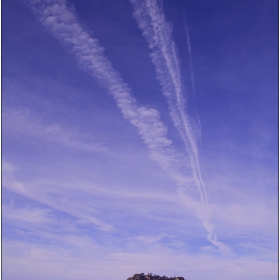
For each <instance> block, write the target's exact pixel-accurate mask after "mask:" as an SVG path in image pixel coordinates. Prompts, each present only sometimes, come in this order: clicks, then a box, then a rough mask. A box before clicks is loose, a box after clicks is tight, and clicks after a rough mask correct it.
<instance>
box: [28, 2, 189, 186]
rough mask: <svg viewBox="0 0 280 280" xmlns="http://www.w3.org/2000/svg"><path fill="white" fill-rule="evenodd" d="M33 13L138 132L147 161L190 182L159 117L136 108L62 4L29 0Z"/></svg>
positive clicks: (95, 44) (96, 47)
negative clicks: (146, 149)
mask: <svg viewBox="0 0 280 280" xmlns="http://www.w3.org/2000/svg"><path fill="white" fill-rule="evenodd" d="M28 3H29V4H30V6H31V8H32V10H33V12H34V13H35V15H36V16H37V17H38V18H39V20H40V22H41V23H42V24H43V25H44V26H45V27H47V29H48V30H50V31H51V32H52V34H53V35H54V36H55V37H57V38H58V39H59V40H60V41H62V42H63V43H64V44H66V45H67V47H68V48H69V49H70V51H71V52H72V53H73V54H74V56H75V57H76V59H77V61H78V63H79V65H80V66H81V67H82V68H83V69H84V70H85V71H86V72H87V73H88V74H89V75H91V76H92V77H93V78H94V79H95V80H96V81H98V83H99V84H100V85H101V86H102V87H103V88H105V89H106V90H107V91H108V92H109V93H110V95H112V96H113V98H114V99H115V101H116V103H117V106H118V107H119V109H120V110H121V112H122V114H123V116H124V118H125V119H127V120H128V121H129V122H130V123H131V124H133V125H134V126H136V127H137V128H138V131H139V134H140V136H141V137H142V139H143V140H144V142H145V143H146V145H147V146H148V148H149V149H150V152H151V157H152V158H153V160H155V161H157V162H158V163H159V164H160V165H161V167H162V168H163V169H164V170H165V171H167V172H168V174H169V176H170V177H172V178H173V179H175V181H176V182H177V184H178V185H179V186H185V185H187V184H188V183H189V181H190V178H189V177H188V176H187V175H186V172H182V171H181V170H182V166H184V165H186V160H185V159H184V158H183V157H182V156H181V155H178V154H177V153H176V152H175V150H174V149H173V148H172V141H171V140H170V139H168V137H167V128H166V126H165V125H164V124H163V123H162V121H161V119H160V113H159V112H158V111H157V110H155V109H153V108H146V107H143V106H141V107H140V106H139V105H137V102H136V100H135V98H134V97H133V96H132V91H131V89H130V88H129V86H128V85H127V84H126V83H125V82H124V81H123V80H122V78H121V76H120V74H119V73H118V72H117V71H116V70H115V69H114V68H113V66H112V65H111V63H110V61H109V60H108V59H107V58H106V57H105V56H104V54H103V52H104V50H103V48H102V47H101V46H100V45H99V43H98V41H97V40H96V39H93V38H91V36H90V35H89V33H88V32H87V31H86V30H85V29H84V28H83V27H82V26H81V24H80V23H79V21H78V19H77V18H76V16H75V15H74V14H73V13H72V12H71V11H70V10H69V9H68V7H67V5H66V2H65V1H64V0H29V1H28Z"/></svg>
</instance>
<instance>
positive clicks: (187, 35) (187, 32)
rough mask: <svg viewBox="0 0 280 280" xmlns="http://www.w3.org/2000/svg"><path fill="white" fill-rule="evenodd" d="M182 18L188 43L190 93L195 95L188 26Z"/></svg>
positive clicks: (184, 18)
mask: <svg viewBox="0 0 280 280" xmlns="http://www.w3.org/2000/svg"><path fill="white" fill-rule="evenodd" d="M183 20H184V27H185V33H186V37H187V44H188V54H189V67H190V75H191V82H192V93H193V95H194V96H195V86H194V74H193V62H192V48H191V40H190V33H189V27H188V23H187V19H186V16H184V17H183Z"/></svg>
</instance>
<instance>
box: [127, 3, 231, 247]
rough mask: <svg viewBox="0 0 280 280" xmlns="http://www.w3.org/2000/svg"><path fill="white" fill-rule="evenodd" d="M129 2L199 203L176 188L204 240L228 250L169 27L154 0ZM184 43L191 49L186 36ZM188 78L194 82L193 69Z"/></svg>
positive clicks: (182, 190)
mask: <svg viewBox="0 0 280 280" xmlns="http://www.w3.org/2000/svg"><path fill="white" fill-rule="evenodd" d="M130 2H131V3H132V4H133V7H134V10H135V11H134V16H135V18H136V20H137V22H138V25H139V28H140V29H141V31H142V34H143V36H144V37H145V39H146V41H147V42H148V44H149V48H150V49H151V54H150V56H151V59H152V62H153V64H154V66H155V69H156V73H157V79H158V80H159V83H160V85H161V89H162V93H163V95H164V96H165V97H166V99H167V102H168V105H169V110H170V115H171V118H172V120H173V123H174V125H175V127H176V128H177V129H178V131H179V133H180V135H181V138H182V140H183V142H184V144H185V147H186V151H187V152H188V154H189V157H190V160H191V166H192V170H193V177H194V180H195V185H196V187H197V188H198V190H199V193H200V201H201V203H202V205H201V204H200V203H196V202H194V201H190V200H189V197H187V196H186V194H185V193H184V189H183V188H181V189H180V190H179V193H180V195H181V196H182V197H183V200H184V201H185V202H186V203H187V204H188V205H190V206H192V207H194V209H195V211H196V214H197V216H198V217H199V218H200V219H201V221H202V223H203V225H204V227H205V228H206V229H207V231H208V232H209V235H208V237H207V238H208V240H209V241H210V242H212V243H213V244H214V245H216V246H218V247H219V248H220V250H221V251H228V250H229V248H227V246H225V245H224V244H223V243H221V242H219V241H217V237H216V233H215V231H214V226H213V224H212V223H211V222H210V216H209V209H208V206H207V192H206V189H205V186H204V182H203V180H202V177H201V172H200V164H199V155H198V148H197V142H196V136H195V133H194V129H193V126H192V121H191V119H190V117H189V116H188V115H187V114H186V108H185V103H186V101H185V98H184V96H183V93H184V86H183V83H182V80H181V71H180V61H179V58H178V50H177V48H176V45H175V43H174V40H173V38H172V28H171V26H170V24H168V22H167V21H166V19H165V16H164V13H163V11H162V9H161V8H160V7H159V5H158V3H157V1H156V0H152V1H138V0H131V1H130ZM187 35H188V32H187ZM188 47H189V51H190V52H191V50H190V42H189V37H188ZM192 82H194V79H193V73H192ZM193 86H194V85H193Z"/></svg>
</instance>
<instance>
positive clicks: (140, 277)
mask: <svg viewBox="0 0 280 280" xmlns="http://www.w3.org/2000/svg"><path fill="white" fill-rule="evenodd" d="M127 280H185V278H184V277H176V276H174V277H167V276H165V275H163V276H159V275H156V274H152V273H148V275H144V273H139V274H134V275H133V276H132V277H129V278H127Z"/></svg>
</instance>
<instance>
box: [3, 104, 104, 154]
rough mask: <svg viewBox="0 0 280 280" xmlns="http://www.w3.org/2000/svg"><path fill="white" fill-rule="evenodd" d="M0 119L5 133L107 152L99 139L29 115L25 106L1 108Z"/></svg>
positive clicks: (91, 150) (81, 148) (92, 150)
mask: <svg viewBox="0 0 280 280" xmlns="http://www.w3.org/2000/svg"><path fill="white" fill-rule="evenodd" d="M2 119H3V126H2V129H3V131H4V132H5V135H9V134H13V135H17V136H18V137H23V136H27V137H32V138H33V139H39V140H42V141H44V142H47V143H52V142H55V143H60V144H62V145H63V146H66V147H71V148H74V149H78V150H86V151H89V152H95V153H96V152H98V153H106V152H107V150H106V147H105V146H104V145H102V143H101V141H98V140H96V139H94V138H93V137H91V136H89V135H85V134H83V133H81V132H80V131H78V130H75V129H68V128H65V127H63V126H62V125H60V124H58V123H44V122H43V121H42V120H40V119H36V118H34V117H31V115H30V110H29V109H27V108H22V109H8V108H5V109H3V113H2Z"/></svg>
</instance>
